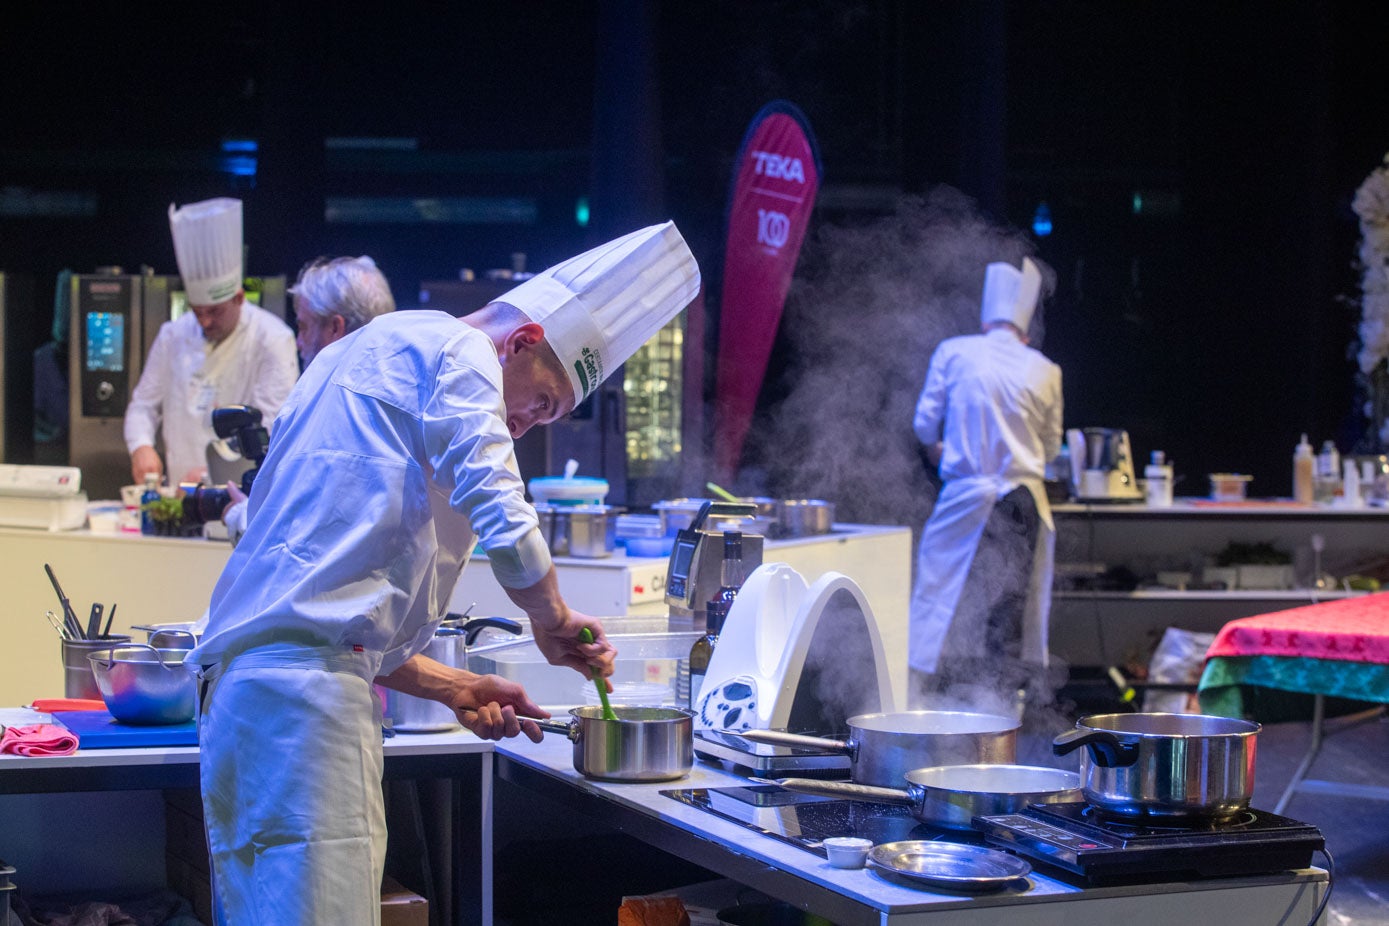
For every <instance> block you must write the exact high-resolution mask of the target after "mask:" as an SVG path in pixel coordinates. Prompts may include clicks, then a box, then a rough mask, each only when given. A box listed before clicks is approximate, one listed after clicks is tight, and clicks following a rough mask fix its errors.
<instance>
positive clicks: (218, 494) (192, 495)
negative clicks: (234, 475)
mask: <svg viewBox="0 0 1389 926" xmlns="http://www.w3.org/2000/svg"><path fill="white" fill-rule="evenodd" d="M230 504H231V493H230V492H228V491H227V490H226V489H220V488H218V487H217V486H203V485H200V486H198V487H196V488H194V489H192V490H190V491H189V492H188V493H187V494H185V495H184V496H183V519H184V520H185V521H189V522H191V523H194V524H206V523H207V522H209V521H220V520H222V512H223V511H224V510H225V509H226V507H227V506H228V505H230Z"/></svg>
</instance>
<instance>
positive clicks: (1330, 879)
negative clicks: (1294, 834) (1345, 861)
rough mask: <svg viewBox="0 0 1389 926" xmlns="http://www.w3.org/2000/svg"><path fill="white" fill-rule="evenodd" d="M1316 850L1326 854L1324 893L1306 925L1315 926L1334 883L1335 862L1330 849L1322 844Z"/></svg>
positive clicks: (1329, 897)
mask: <svg viewBox="0 0 1389 926" xmlns="http://www.w3.org/2000/svg"><path fill="white" fill-rule="evenodd" d="M1318 851H1320V852H1321V854H1322V855H1324V856H1326V893H1325V894H1323V895H1321V903H1319V904H1317V909H1316V912H1315V913H1313V914H1312V919H1311V921H1310V922H1309V923H1308V924H1307V926H1317V923H1319V922H1321V915H1322V914H1323V913H1325V912H1326V904H1327V901H1329V900H1330V899H1331V888H1332V887H1333V886H1335V884H1336V862H1335V860H1334V859H1332V857H1331V850H1330V849H1328V848H1327V847H1326V846H1324V845H1323V846H1322V847H1321V849H1319V850H1318Z"/></svg>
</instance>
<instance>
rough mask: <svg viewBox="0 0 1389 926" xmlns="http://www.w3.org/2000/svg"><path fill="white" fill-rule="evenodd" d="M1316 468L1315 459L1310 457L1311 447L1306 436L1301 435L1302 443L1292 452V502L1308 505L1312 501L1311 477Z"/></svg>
mask: <svg viewBox="0 0 1389 926" xmlns="http://www.w3.org/2000/svg"><path fill="white" fill-rule="evenodd" d="M1315 468H1316V458H1315V457H1314V456H1312V445H1311V444H1309V443H1308V442H1307V435H1306V434H1304V435H1302V443H1300V444H1298V445H1297V449H1296V450H1295V451H1293V501H1295V502H1298V503H1299V504H1303V505H1310V504H1312V501H1313V497H1314V495H1313V491H1312V477H1313V473H1314V472H1315Z"/></svg>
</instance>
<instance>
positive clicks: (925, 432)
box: [908, 258, 1062, 712]
mask: <svg viewBox="0 0 1389 926" xmlns="http://www.w3.org/2000/svg"><path fill="white" fill-rule="evenodd" d="M1041 284H1042V277H1041V273H1040V271H1039V270H1038V267H1037V265H1036V264H1034V263H1033V262H1032V261H1031V260H1030V259H1028V258H1024V259H1023V262H1022V270H1021V271H1019V270H1018V269H1017V268H1016V267H1014V266H1012V265H1011V264H1007V263H991V264H989V266H988V268H987V270H986V272H985V277H984V295H983V300H982V307H981V311H980V325H981V328H982V331H981V333H980V334H975V335H967V336H963V337H955V338H948V339H946V340H945V341H942V342H941V344H940V345H939V347H937V348H936V351H935V354H934V355H933V356H932V357H931V364H930V367H929V369H928V371H927V374H926V385H925V387H924V388H923V389H922V392H921V397H920V399H919V400H918V402H917V406H916V416H915V420H914V421H913V428H914V430H915V431H916V436H917V437H918V438H919V439H920V440H921V442H922V443H923V444H924V445H925V446H926V452H927V456H928V458H929V459H930V461H931V462H932V463H933V464H936V465H937V466H939V468H940V477H941V480H942V483H943V485H942V488H941V491H940V494H939V496H938V497H937V499H936V503H935V507H934V508H933V509H932V510H931V515H930V517H929V518H928V519H927V522H926V527H925V530H924V531H923V532H922V535H921V547H920V550H919V552H918V554H917V576H916V585H915V588H914V589H913V591H912V603H911V626H910V634H909V645H910V649H909V658H908V663H909V666H910V668H911V676H912V685H913V692H912V693H913V697H914V700H915V701H917V703H926V700H927V699H928V697H929V695H931V694H932V693H937V692H951V693H954V694H956V695H965V696H971V697H977V696H978V695H979V694H980V693H981V692H979V691H978V690H977V689H978V688H979V687H980V686H983V687H984V688H986V689H991V690H992V691H991V693H992V694H994V695H996V696H997V700H996V705H997V706H998V707H1000V708H1007V709H1016V710H1018V711H1019V712H1021V709H1022V704H1021V703H1019V702H1020V698H1021V697H1023V696H1024V691H1023V690H1024V689H1027V690H1029V691H1031V693H1032V694H1034V695H1040V692H1036V691H1035V686H1037V685H1038V684H1039V683H1040V682H1041V677H1042V675H1043V672H1042V670H1043V669H1044V667H1045V666H1046V662H1047V617H1048V612H1049V610H1050V606H1051V573H1052V557H1053V551H1054V548H1055V545H1054V539H1055V533H1054V530H1053V527H1052V519H1051V508H1050V506H1049V505H1048V504H1047V498H1046V491H1045V487H1044V484H1043V477H1044V473H1045V466H1046V463H1047V461H1048V460H1051V459H1053V458H1054V457H1055V456H1056V455H1057V453H1058V452H1059V451H1060V447H1061V433H1062V428H1061V404H1062V403H1061V368H1060V367H1058V366H1057V365H1056V364H1054V363H1052V362H1051V361H1050V360H1048V359H1047V358H1046V357H1044V356H1043V355H1042V354H1041V353H1040V352H1039V351H1037V350H1034V349H1033V348H1031V347H1029V346H1028V326H1029V325H1030V324H1031V322H1032V317H1033V313H1034V310H1035V309H1036V305H1037V297H1038V294H1039V292H1040V289H1041ZM963 685H969V686H974V688H975V689H976V690H975V691H972V692H968V693H966V692H965V691H963V690H962V689H961V687H960V686H963Z"/></svg>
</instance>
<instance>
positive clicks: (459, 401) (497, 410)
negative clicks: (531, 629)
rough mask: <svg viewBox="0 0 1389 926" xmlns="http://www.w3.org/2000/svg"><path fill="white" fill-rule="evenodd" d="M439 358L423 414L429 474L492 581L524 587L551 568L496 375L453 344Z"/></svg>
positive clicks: (547, 548)
mask: <svg viewBox="0 0 1389 926" xmlns="http://www.w3.org/2000/svg"><path fill="white" fill-rule="evenodd" d="M488 346H489V348H490V344H489V345H488ZM441 364H442V368H441V369H440V371H439V375H438V377H437V381H436V383H437V384H436V386H435V388H434V391H433V395H431V396H430V398H429V400H428V402H427V404H426V405H425V410H424V420H423V424H424V429H425V442H426V452H427V453H428V455H429V463H430V466H431V467H432V468H433V472H434V481H435V483H436V484H437V485H439V487H440V488H442V489H444V490H445V491H447V492H448V493H449V507H451V508H452V509H453V510H454V511H458V512H460V513H462V514H465V515H467V517H468V520H469V522H470V523H471V524H472V527H473V531H474V532H475V533H476V534H477V537H478V542H479V543H480V544H481V545H482V548H483V549H484V550H485V551H487V559H488V561H489V562H490V563H491V565H492V573H493V575H495V576H496V577H497V581H498V582H499V583H500V584H501V585H502V586H503V587H505V588H527V587H529V586H531V585H534V584H535V583H536V582H539V581H540V580H541V579H542V578H544V577H545V575H546V574H547V573H548V572H549V571H550V549H549V547H548V546H547V545H546V543H545V538H544V537H542V536H541V534H540V527H539V523H538V521H537V520H536V516H535V509H533V508H532V507H531V506H530V504H529V503H527V502H526V496H525V486H524V485H523V483H522V482H521V476H520V473H519V472H518V470H517V467H516V451H515V447H514V445H513V444H512V442H511V433H510V432H509V431H508V430H507V427H506V417H505V416H506V406H505V403H504V402H503V401H502V392H501V383H500V382H493V381H492V380H490V379H489V378H488V377H487V376H486V375H485V374H484V373H483V371H482V370H481V369H480V368H479V367H478V366H477V365H474V364H471V363H469V362H467V360H466V359H464V358H461V357H459V356H455V355H454V354H453V353H452V352H446V353H445V354H444V356H443V358H442V360H441Z"/></svg>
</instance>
